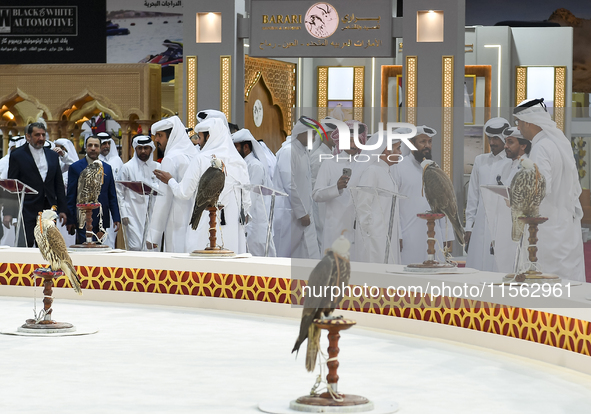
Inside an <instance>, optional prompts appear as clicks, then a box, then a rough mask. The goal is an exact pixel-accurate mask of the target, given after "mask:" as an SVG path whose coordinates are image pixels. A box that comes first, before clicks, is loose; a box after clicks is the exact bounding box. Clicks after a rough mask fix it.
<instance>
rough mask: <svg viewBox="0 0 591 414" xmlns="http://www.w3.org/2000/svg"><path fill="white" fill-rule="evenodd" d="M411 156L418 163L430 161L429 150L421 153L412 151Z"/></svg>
mask: <svg viewBox="0 0 591 414" xmlns="http://www.w3.org/2000/svg"><path fill="white" fill-rule="evenodd" d="M412 155H413V156H414V157H415V160H417V161H418V162H419V163H421V162H423V159H427V160H430V159H431V150H430V149H427V148H425V149H423V150H421V151H413V152H412Z"/></svg>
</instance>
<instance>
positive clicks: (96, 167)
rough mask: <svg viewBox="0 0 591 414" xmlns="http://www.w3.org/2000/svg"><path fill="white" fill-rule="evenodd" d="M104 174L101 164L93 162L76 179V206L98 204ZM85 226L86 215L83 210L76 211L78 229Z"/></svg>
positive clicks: (100, 162)
mask: <svg viewBox="0 0 591 414" xmlns="http://www.w3.org/2000/svg"><path fill="white" fill-rule="evenodd" d="M104 177H105V174H104V172H103V163H102V161H100V160H95V161H94V162H93V163H92V164H89V165H88V167H86V168H85V169H84V170H83V171H82V172H81V173H80V177H79V178H78V195H77V198H76V204H96V203H98V198H99V194H100V193H101V187H102V186H103V181H104ZM85 225H86V215H85V213H84V211H83V210H78V227H79V228H81V229H82V228H84V226H85Z"/></svg>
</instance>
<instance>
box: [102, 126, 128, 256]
mask: <svg viewBox="0 0 591 414" xmlns="http://www.w3.org/2000/svg"><path fill="white" fill-rule="evenodd" d="M97 136H98V137H99V138H100V140H101V153H100V154H99V160H101V161H102V162H106V163H107V164H109V165H110V166H111V169H112V170H113V178H114V179H115V181H118V180H119V175H120V174H121V169H122V168H123V161H122V160H121V158H120V157H119V151H117V145H116V144H115V141H114V140H113V138H111V134H109V133H108V132H99V133H98V134H97ZM117 202H118V203H119V204H120V203H121V200H117ZM112 220H113V218H112V217H111V222H112ZM116 240H117V234H116V233H115V228H114V227H109V228H108V229H107V241H106V242H105V244H107V245H109V246H111V248H113V249H114V248H115V242H116Z"/></svg>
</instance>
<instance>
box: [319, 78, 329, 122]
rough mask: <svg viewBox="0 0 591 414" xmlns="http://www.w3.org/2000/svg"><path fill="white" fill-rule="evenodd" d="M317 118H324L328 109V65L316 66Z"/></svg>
mask: <svg viewBox="0 0 591 414" xmlns="http://www.w3.org/2000/svg"><path fill="white" fill-rule="evenodd" d="M317 89H318V119H324V118H326V114H327V111H328V109H327V108H328V66H318V88H317Z"/></svg>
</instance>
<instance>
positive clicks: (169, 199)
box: [147, 116, 197, 253]
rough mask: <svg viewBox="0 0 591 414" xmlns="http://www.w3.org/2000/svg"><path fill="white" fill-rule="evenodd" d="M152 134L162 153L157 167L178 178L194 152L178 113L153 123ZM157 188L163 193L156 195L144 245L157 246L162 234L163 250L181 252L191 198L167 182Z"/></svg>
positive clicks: (183, 246)
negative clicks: (175, 189)
mask: <svg viewBox="0 0 591 414" xmlns="http://www.w3.org/2000/svg"><path fill="white" fill-rule="evenodd" d="M152 134H153V135H154V136H155V137H154V141H155V142H156V145H157V146H158V148H160V150H161V151H163V152H164V157H163V158H162V162H161V167H160V168H161V169H162V170H164V171H167V172H168V173H170V175H171V176H172V177H173V178H174V179H175V180H178V181H181V180H182V179H183V176H184V175H185V171H187V168H188V167H189V164H190V163H191V161H192V160H193V158H194V156H195V155H196V154H197V150H196V149H195V146H194V145H193V143H192V142H191V139H190V138H189V136H188V135H187V132H186V130H185V125H183V123H182V122H181V120H180V118H179V117H178V116H171V117H169V118H165V119H163V120H161V121H158V122H156V123H155V124H154V125H152ZM158 191H159V192H160V193H161V194H162V195H161V196H159V197H156V202H155V203H154V213H153V214H152V223H151V225H150V232H149V234H148V243H147V244H148V245H147V247H148V249H151V248H158V247H159V245H160V241H161V240H162V235H163V234H164V251H166V252H175V253H184V252H185V251H186V249H185V240H186V237H187V229H188V225H189V220H190V219H191V213H192V211H193V200H189V199H180V198H178V197H175V195H174V193H173V192H172V190H171V189H170V187H169V186H168V185H160V186H159V187H158Z"/></svg>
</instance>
